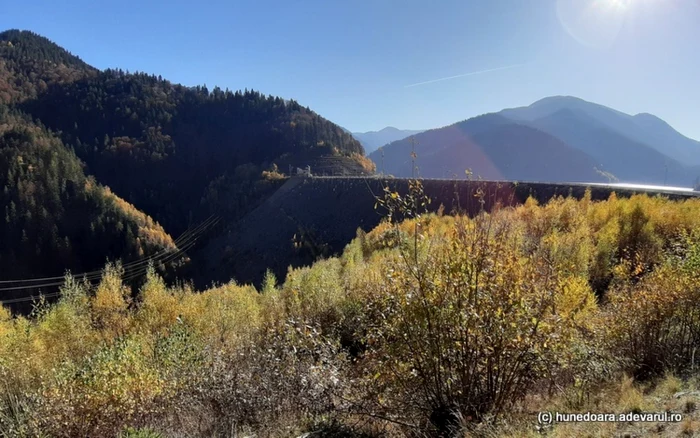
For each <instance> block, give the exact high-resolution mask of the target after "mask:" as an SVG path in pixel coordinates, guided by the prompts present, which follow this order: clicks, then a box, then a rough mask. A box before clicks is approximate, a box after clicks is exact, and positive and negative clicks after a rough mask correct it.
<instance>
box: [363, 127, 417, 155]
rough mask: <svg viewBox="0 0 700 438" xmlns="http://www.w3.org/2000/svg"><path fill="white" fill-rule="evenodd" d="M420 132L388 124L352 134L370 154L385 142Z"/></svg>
mask: <svg viewBox="0 0 700 438" xmlns="http://www.w3.org/2000/svg"><path fill="white" fill-rule="evenodd" d="M421 132H423V131H420V130H418V131H416V130H408V129H396V128H393V127H391V126H389V127H386V128H384V129H382V130H381V131H369V132H353V133H352V136H353V137H355V138H356V139H357V140H358V141H359V142H360V143H361V144H362V146H364V148H365V152H366V153H367V154H370V153H372V152H374V151H376V150H377V149H379V148H380V147H382V146H384V145H386V144H389V143H391V142H393V141H396V140H401V139H404V138H406V137H409V136H411V135H415V134H419V133H421Z"/></svg>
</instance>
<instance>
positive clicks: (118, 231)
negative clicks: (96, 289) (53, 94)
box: [0, 105, 175, 299]
mask: <svg viewBox="0 0 700 438" xmlns="http://www.w3.org/2000/svg"><path fill="white" fill-rule="evenodd" d="M0 187H2V188H1V191H0V205H2V207H3V210H2V212H1V213H2V220H0V280H8V279H17V278H28V277H29V278H34V277H42V276H52V275H53V276H55V275H61V274H62V273H63V272H64V269H66V268H71V269H72V270H73V272H76V273H77V272H86V271H91V270H95V269H100V268H101V267H102V266H103V265H104V262H105V260H107V259H108V258H109V259H112V260H114V259H116V258H122V259H124V260H125V261H131V260H134V259H138V258H142V257H145V256H148V255H152V254H154V253H155V252H157V251H160V250H163V249H168V250H172V249H175V243H174V242H173V239H172V238H171V237H170V235H168V234H167V233H166V232H165V230H164V229H163V228H162V227H161V226H160V225H159V224H158V223H156V222H155V221H153V220H152V219H151V218H150V217H148V216H146V215H145V214H143V213H142V212H140V211H138V210H137V209H136V208H134V207H133V206H132V205H130V204H128V203H127V202H125V201H124V200H122V199H120V198H119V197H118V196H116V195H115V194H114V193H112V192H111V190H110V189H109V188H106V187H103V186H101V185H100V184H99V183H97V182H96V181H95V180H94V178H92V177H88V176H86V175H85V173H84V172H83V168H82V164H81V163H80V161H79V160H78V159H77V157H76V156H75V155H74V154H73V153H72V152H70V151H69V150H68V149H67V148H66V147H65V146H64V145H63V143H62V142H61V140H60V139H58V138H56V137H54V136H52V135H51V134H50V133H48V132H47V131H46V130H45V129H43V128H41V127H39V126H36V125H33V124H32V123H31V122H30V121H29V120H28V119H27V117H26V116H23V115H21V114H17V113H13V112H10V111H9V110H8V109H7V108H6V107H3V106H2V105H0ZM20 291H21V290H20ZM12 292H17V293H20V294H21V292H18V291H12ZM11 296H12V294H11V293H9V292H8V291H4V292H3V294H2V298H3V299H6V298H10V297H11Z"/></svg>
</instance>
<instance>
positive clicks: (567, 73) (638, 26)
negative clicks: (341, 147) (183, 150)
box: [0, 0, 700, 139]
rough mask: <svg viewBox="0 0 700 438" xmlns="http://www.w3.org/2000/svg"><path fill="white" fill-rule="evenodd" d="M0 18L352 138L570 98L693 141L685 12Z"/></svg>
mask: <svg viewBox="0 0 700 438" xmlns="http://www.w3.org/2000/svg"><path fill="white" fill-rule="evenodd" d="M98 6H99V7H98ZM4 9H5V10H4V11H3V12H4V13H3V14H2V16H1V17H0V28H1V29H10V28H18V29H24V30H31V31H33V32H36V33H38V34H41V35H43V36H46V37H48V38H50V39H51V40H53V41H55V42H56V43H57V44H59V45H61V46H62V47H65V48H66V49H67V50H69V51H71V52H72V53H73V54H75V55H78V56H80V57H81V58H82V59H83V60H85V61H86V62H87V63H89V64H91V65H93V66H95V67H97V68H99V69H105V68H122V69H125V70H126V69H128V70H130V71H136V70H138V71H143V72H146V73H152V74H157V75H162V76H163V77H165V78H167V79H169V80H171V81H173V82H178V83H182V84H184V85H190V86H191V85H198V84H206V85H207V86H209V87H210V88H211V87H213V86H215V85H216V86H219V87H221V88H230V89H232V90H235V89H244V88H254V89H256V90H260V91H261V92H263V93H265V94H273V95H279V96H281V97H284V98H293V99H295V100H297V101H299V102H300V103H302V104H303V105H305V106H309V107H310V108H312V109H313V110H314V111H316V112H318V113H319V114H321V115H323V116H324V117H326V118H328V119H329V120H331V121H333V122H335V123H337V124H339V125H341V126H343V127H345V128H347V129H348V130H350V131H352V132H368V131H379V130H381V129H383V128H384V127H387V126H393V127H397V128H399V129H432V128H438V127H441V126H446V125H449V124H452V123H455V122H458V121H460V120H464V119H468V118H470V117H473V116H477V115H480V114H484V113H490V112H496V111H500V110H501V109H504V108H513V107H520V106H526V105H529V104H531V103H533V102H535V101H537V100H539V99H542V98H544V97H548V96H553V95H571V96H576V97H579V98H581V99H584V100H587V101H590V102H595V103H599V104H601V105H605V106H608V107H611V108H614V109H616V110H619V111H622V112H625V113H628V114H631V115H634V114H637V113H651V114H654V115H656V116H658V117H660V118H662V119H663V120H665V121H666V122H668V123H669V124H670V125H671V126H673V127H674V128H675V129H676V130H678V131H679V132H681V133H682V134H684V135H686V136H688V137H691V138H694V139H700V125H699V124H697V122H696V116H695V112H696V110H697V108H696V107H697V103H696V102H699V101H700V89H698V87H696V86H695V81H696V78H697V77H698V75H699V74H700V61H698V60H697V57H696V56H694V54H695V41H698V40H699V39H700V28H697V26H695V25H694V24H695V23H697V21H698V19H700V6H699V5H698V4H697V3H694V2H692V1H691V0H675V1H674V0H668V1H661V0H546V1H542V0H523V1H522V2H512V1H509V0H497V1H492V2H483V3H478V4H463V2H460V1H458V0H447V1H445V2H440V3H439V4H427V3H424V2H419V1H417V0H409V1H401V2H399V1H390V0H387V1H382V2H375V1H358V2H354V3H353V4H342V3H337V2H321V1H317V0H307V1H304V2H296V3H290V2H282V1H277V0H271V1H269V2H264V4H263V2H248V1H246V2H237V3H236V4H229V3H227V2H223V1H222V0H210V1H206V2H202V3H200V4H199V5H198V6H197V7H195V8H192V7H191V4H189V3H187V2H180V1H177V2H168V3H166V2H164V1H161V0H158V1H153V2H150V3H148V4H142V3H141V2H136V1H135V0H126V1H123V2H119V3H110V4H100V5H95V4H93V3H92V2H88V1H87V0H76V1H72V2H71V3H70V4H61V5H57V4H55V3H53V2H49V1H46V0H38V1H28V2H22V3H21V4H20V3H8V4H7V5H6V6H5V8H4ZM523 17H525V18H523Z"/></svg>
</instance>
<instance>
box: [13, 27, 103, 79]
mask: <svg viewBox="0 0 700 438" xmlns="http://www.w3.org/2000/svg"><path fill="white" fill-rule="evenodd" d="M0 57H6V58H9V59H14V60H27V59H31V60H34V61H49V62H53V63H56V64H64V65H66V66H68V67H73V68H77V69H84V70H94V68H93V67H91V66H90V65H88V64H87V63H86V62H85V61H83V60H82V59H80V58H79V57H77V56H75V55H73V54H72V53H70V52H69V51H67V50H66V49H64V48H63V47H61V46H59V45H58V44H56V43H54V42H53V41H51V40H50V39H48V38H46V37H43V36H41V35H39V34H37V33H34V32H32V31H28V30H18V29H10V30H6V31H4V32H0Z"/></svg>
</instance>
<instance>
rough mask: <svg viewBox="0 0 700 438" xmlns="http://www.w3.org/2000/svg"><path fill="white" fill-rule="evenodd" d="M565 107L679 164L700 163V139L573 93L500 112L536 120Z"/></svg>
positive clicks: (527, 119) (657, 120) (648, 117)
mask: <svg viewBox="0 0 700 438" xmlns="http://www.w3.org/2000/svg"><path fill="white" fill-rule="evenodd" d="M562 110H569V111H574V112H575V113H576V114H577V115H585V116H587V118H588V119H589V120H588V121H587V123H588V124H590V121H591V120H594V121H595V122H597V123H598V124H599V126H600V127H601V128H607V129H608V130H610V131H614V132H616V133H617V134H619V135H621V136H623V137H627V138H628V139H630V140H632V141H635V142H637V143H638V144H645V145H648V146H650V147H652V148H653V149H656V150H657V151H658V152H660V153H662V154H664V155H666V156H668V157H670V158H672V159H673V160H676V161H678V162H680V163H683V164H686V165H699V164H700V142H698V141H696V140H693V139H690V138H688V137H686V136H684V135H683V134H681V133H679V132H678V131H676V130H675V129H673V128H672V127H671V126H670V125H669V124H668V123H666V122H664V121H663V120H661V119H659V118H658V117H656V116H653V115H651V114H637V115H636V116H631V115H629V114H625V113H622V112H620V111H616V110H614V109H611V108H608V107H605V106H603V105H599V104H595V103H591V102H587V101H585V100H582V99H579V98H576V97H571V96H554V97H548V98H545V99H542V100H539V101H537V102H535V103H533V104H532V105H530V106H527V107H521V108H513V109H507V110H503V111H501V112H500V114H501V115H503V116H505V117H508V118H510V119H512V120H517V121H521V122H523V121H525V122H533V121H536V120H538V119H542V118H545V117H548V116H551V115H552V114H555V113H557V112H559V111H562Z"/></svg>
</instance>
